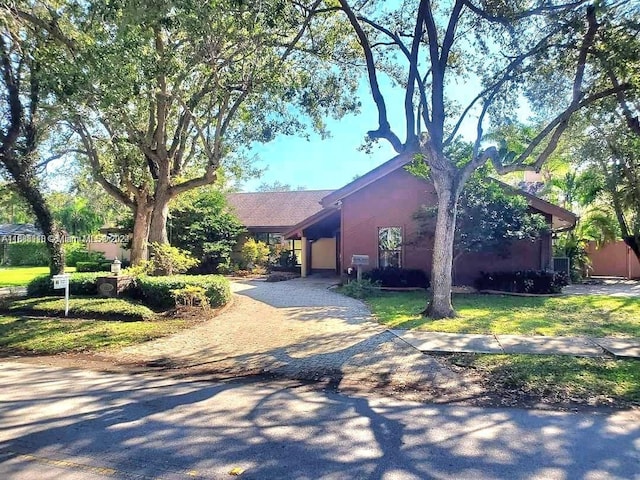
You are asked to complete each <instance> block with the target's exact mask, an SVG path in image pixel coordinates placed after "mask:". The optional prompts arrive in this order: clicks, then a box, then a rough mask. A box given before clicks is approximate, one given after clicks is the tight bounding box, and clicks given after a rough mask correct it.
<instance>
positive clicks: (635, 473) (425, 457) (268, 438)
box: [0, 362, 640, 480]
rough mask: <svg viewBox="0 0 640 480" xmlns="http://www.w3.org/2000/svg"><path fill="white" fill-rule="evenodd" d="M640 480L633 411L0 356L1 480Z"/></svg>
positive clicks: (639, 418)
mask: <svg viewBox="0 0 640 480" xmlns="http://www.w3.org/2000/svg"><path fill="white" fill-rule="evenodd" d="M232 473H235V474H239V478H246V479H317V478H328V479H359V478H367V479H368V478H371V479H385V480H387V479H403V480H405V479H418V478H420V479H427V478H437V479H473V480H479V479H493V478H504V479H525V478H526V479H535V478H538V479H545V480H550V479H588V480H595V479H613V478H620V479H640V414H639V412H638V411H634V412H628V411H627V412H609V413H565V412H546V411H539V410H519V409H484V408H471V407H461V406H446V405H445V406H443V405H440V406H433V405H421V404H417V403H410V402H401V401H397V400H392V399H388V398H373V397H363V396H357V397H356V396H354V397H349V396H345V395H340V394H335V393H329V392H322V391H313V390H311V389H309V388H307V387H300V386H296V385H295V384H293V383H269V384H263V383H247V382H230V383H207V382H204V381H187V380H179V379H167V378H162V377H151V376H140V375H136V376H131V375H124V374H105V373H98V372H93V371H80V370H65V369H58V368H51V367H42V366H38V365H33V364H26V363H16V362H0V478H2V479H29V480H32V479H37V480H46V479H54V478H55V479H83V480H85V479H86V480H92V479H104V478H118V479H119V478H123V479H128V478H135V479H138V478H142V479H146V478H167V479H174V478H175V479H187V478H207V479H217V478H223V479H224V478H226V479H230V478H234V476H233V475H232Z"/></svg>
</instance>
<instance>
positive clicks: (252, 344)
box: [111, 278, 479, 398]
mask: <svg viewBox="0 0 640 480" xmlns="http://www.w3.org/2000/svg"><path fill="white" fill-rule="evenodd" d="M329 285H330V282H327V281H326V280H323V279H314V278H310V279H296V280H290V281H286V282H278V283H267V282H264V281H258V280H247V281H238V282H234V283H233V291H234V293H235V294H234V300H233V305H231V307H230V308H228V309H227V310H226V311H224V312H223V313H222V314H220V315H219V316H217V317H216V318H213V319H211V320H209V321H206V322H204V323H202V324H200V325H198V326H196V327H194V328H190V329H188V330H185V331H182V332H180V333H178V334H175V335H172V336H170V337H165V338H162V339H159V340H156V341H152V342H148V343H145V344H141V345H136V346H132V347H128V348H125V349H123V350H119V351H116V352H113V353H112V354H111V358H113V360H115V361H117V362H120V363H134V364H140V363H142V364H145V365H155V366H159V367H166V368H177V369H181V370H186V371H187V372H188V373H205V372H206V373H219V374H224V375H228V376H248V375H260V374H270V375H275V376H277V377H283V378H289V379H304V380H319V379H324V380H327V381H328V382H330V383H331V384H333V385H334V386H338V385H339V386H342V387H344V386H363V385H369V386H372V387H373V386H387V387H389V386H390V387H392V388H396V387H397V388H407V387H410V386H419V387H420V389H421V390H423V391H427V390H431V391H433V392H434V396H435V395H444V393H443V392H445V391H447V392H449V394H451V395H453V396H454V397H458V398H459V397H468V396H472V395H474V393H475V392H477V391H479V389H478V387H477V386H476V385H475V384H474V383H473V379H472V378H462V377H461V376H460V375H459V374H457V373H455V372H453V371H452V370H450V369H449V368H448V367H447V366H445V365H444V363H443V362H441V361H440V360H438V359H436V358H435V357H429V356H426V355H423V354H422V353H420V352H419V351H418V350H416V349H414V348H413V347H411V346H410V345H409V344H407V343H405V342H404V341H402V340H401V339H399V338H397V337H396V336H395V335H393V334H392V333H390V332H389V331H387V330H385V329H384V328H383V327H381V326H380V325H378V324H377V323H376V322H375V321H374V320H373V319H372V317H371V314H370V312H369V310H368V309H367V307H366V306H365V305H364V304H363V303H362V302H360V301H358V300H354V299H352V298H349V297H345V296H344V295H340V294H338V293H335V292H333V291H331V290H329V289H328V287H329Z"/></svg>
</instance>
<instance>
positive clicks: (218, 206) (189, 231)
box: [170, 187, 245, 273]
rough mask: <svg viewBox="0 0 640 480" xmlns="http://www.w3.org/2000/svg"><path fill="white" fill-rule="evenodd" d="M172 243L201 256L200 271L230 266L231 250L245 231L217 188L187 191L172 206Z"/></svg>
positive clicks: (210, 270)
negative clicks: (191, 192)
mask: <svg viewBox="0 0 640 480" xmlns="http://www.w3.org/2000/svg"><path fill="white" fill-rule="evenodd" d="M170 212H171V220H170V226H171V230H170V232H171V243H172V244H173V245H175V246H176V247H179V248H182V249H185V250H188V251H189V252H191V254H192V255H193V256H194V257H196V258H198V259H200V264H199V265H198V267H197V268H198V271H199V272H200V273H212V272H217V271H218V269H219V268H221V269H228V268H229V267H230V266H231V252H232V251H233V248H234V247H235V246H236V244H237V243H238V237H239V236H240V235H241V234H242V233H243V232H244V231H245V228H244V226H243V225H242V223H240V220H238V218H237V217H236V216H235V215H234V214H233V213H232V212H230V211H229V209H228V207H227V201H226V197H225V195H224V193H223V192H222V191H220V190H219V189H217V188H216V187H205V188H204V189H202V190H200V191H197V192H194V193H193V194H186V196H185V197H183V198H179V199H176V202H175V203H174V205H172V207H171V210H170Z"/></svg>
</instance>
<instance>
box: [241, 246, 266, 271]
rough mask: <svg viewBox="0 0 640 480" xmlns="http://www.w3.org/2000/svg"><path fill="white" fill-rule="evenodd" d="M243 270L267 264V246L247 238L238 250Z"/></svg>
mask: <svg viewBox="0 0 640 480" xmlns="http://www.w3.org/2000/svg"><path fill="white" fill-rule="evenodd" d="M240 256H241V259H242V264H243V265H242V267H243V268H245V269H246V268H252V267H254V266H256V265H263V266H264V265H266V264H267V263H268V262H269V245H267V244H266V243H264V242H261V241H256V240H255V239H254V238H249V239H248V240H247V241H246V242H244V243H243V244H242V248H241V249H240Z"/></svg>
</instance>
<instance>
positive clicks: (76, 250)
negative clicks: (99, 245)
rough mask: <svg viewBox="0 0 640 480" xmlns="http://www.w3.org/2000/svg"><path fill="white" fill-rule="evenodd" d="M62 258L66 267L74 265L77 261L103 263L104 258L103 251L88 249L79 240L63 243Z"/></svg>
mask: <svg viewBox="0 0 640 480" xmlns="http://www.w3.org/2000/svg"><path fill="white" fill-rule="evenodd" d="M64 259H65V264H66V265H67V266H68V267H75V266H77V264H78V262H96V263H103V262H104V261H105V260H106V258H105V256H104V253H102V252H94V251H89V250H87V246H86V245H85V244H84V243H80V242H70V243H65V244H64Z"/></svg>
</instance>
